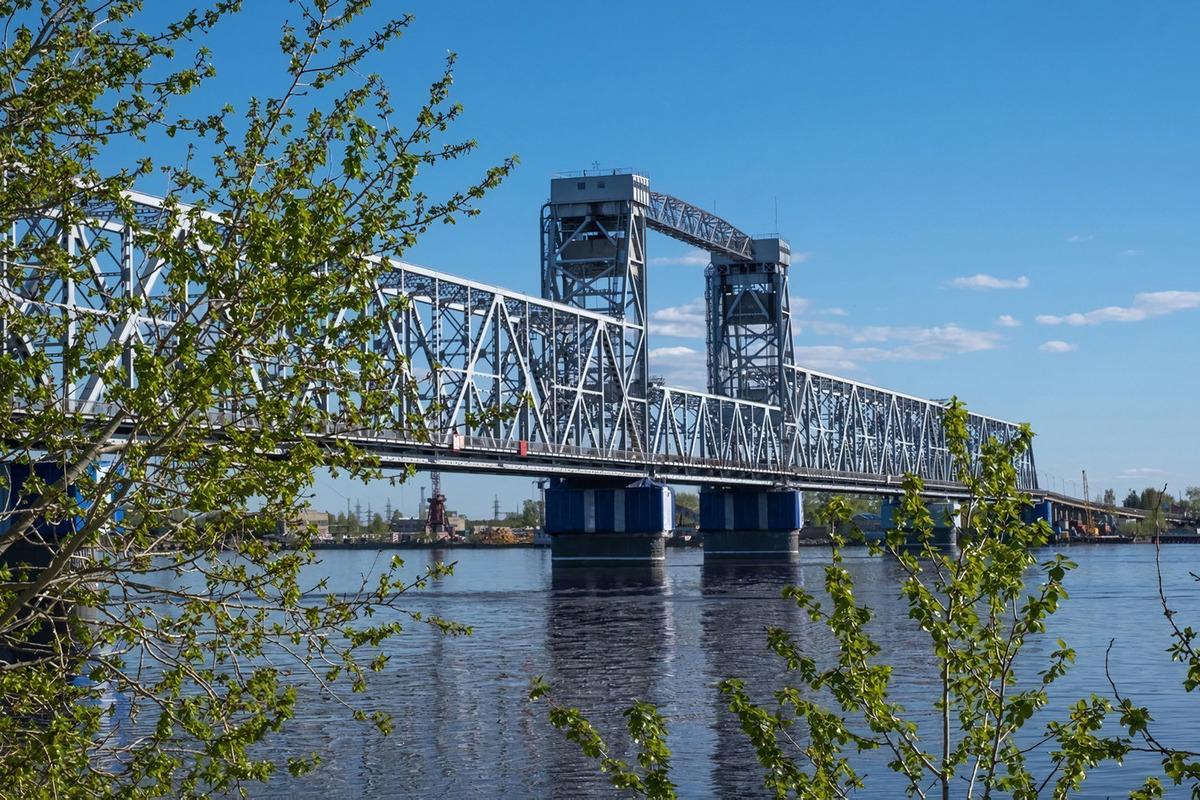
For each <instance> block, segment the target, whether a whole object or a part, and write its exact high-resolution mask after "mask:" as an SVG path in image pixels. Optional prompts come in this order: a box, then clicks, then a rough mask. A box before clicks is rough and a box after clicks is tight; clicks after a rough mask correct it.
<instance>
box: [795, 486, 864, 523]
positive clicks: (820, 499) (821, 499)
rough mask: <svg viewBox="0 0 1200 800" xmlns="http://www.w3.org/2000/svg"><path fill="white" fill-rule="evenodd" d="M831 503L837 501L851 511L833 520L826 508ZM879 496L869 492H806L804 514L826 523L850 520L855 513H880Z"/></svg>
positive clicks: (839, 505)
mask: <svg viewBox="0 0 1200 800" xmlns="http://www.w3.org/2000/svg"><path fill="white" fill-rule="evenodd" d="M830 503H837V504H838V507H843V506H844V508H845V509H847V510H848V511H849V514H848V515H847V516H845V517H839V518H838V519H836V520H831V519H830V517H829V515H828V514H827V513H826V510H827V509H828V507H829V504H830ZM878 513H879V497H878V496H876V495H869V494H834V493H832V492H805V493H804V516H805V518H806V519H820V520H821V521H823V522H825V523H830V522H833V523H834V524H836V523H837V522H840V521H842V520H843V519H845V520H849V519H850V518H851V517H853V516H854V515H855V514H878Z"/></svg>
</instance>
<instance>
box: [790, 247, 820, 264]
mask: <svg viewBox="0 0 1200 800" xmlns="http://www.w3.org/2000/svg"><path fill="white" fill-rule="evenodd" d="M815 255H816V252H815V251H813V250H809V251H808V252H805V253H792V263H793V264H803V263H804V262H805V261H808V260H809V259H810V258H812V257H813V256H815Z"/></svg>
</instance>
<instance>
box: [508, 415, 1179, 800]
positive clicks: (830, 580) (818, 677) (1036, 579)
mask: <svg viewBox="0 0 1200 800" xmlns="http://www.w3.org/2000/svg"><path fill="white" fill-rule="evenodd" d="M945 423H946V440H947V445H948V447H949V449H950V452H951V454H952V456H953V459H954V463H955V468H956V475H957V479H958V480H959V482H961V483H962V484H964V485H965V487H966V489H967V491H968V494H969V497H968V499H967V500H966V502H965V503H964V504H963V506H962V509H961V512H960V513H959V515H958V519H957V523H958V527H959V530H960V538H959V542H958V548H957V550H946V549H941V548H939V547H937V546H935V545H933V544H932V541H933V528H934V520H933V519H932V518H931V516H930V513H929V511H928V509H927V507H926V505H925V502H924V501H923V499H922V495H923V492H924V485H923V483H922V481H921V480H920V478H918V477H916V476H913V475H908V476H906V477H905V479H904V498H903V501H902V503H901V505H900V507H899V508H898V509H897V513H896V514H895V515H894V521H895V522H896V523H897V526H896V528H895V529H893V530H891V531H889V532H888V535H887V538H886V541H885V542H883V543H882V544H881V545H874V546H873V550H874V551H875V552H877V553H878V552H886V553H887V555H888V556H889V557H890V558H891V559H894V561H895V562H896V564H897V565H898V570H899V574H900V585H899V587H898V588H899V591H900V593H901V596H902V597H903V598H904V599H905V600H906V601H907V604H908V608H909V616H910V617H911V618H912V619H913V620H914V621H915V622H916V623H917V625H918V627H919V629H920V631H921V632H922V634H923V635H924V636H925V637H926V638H927V644H928V655H927V656H926V658H924V659H922V661H927V662H928V663H930V664H931V665H932V669H931V670H930V677H931V678H932V679H933V680H935V681H936V685H937V686H938V687H940V699H939V700H938V702H937V703H936V704H935V707H934V709H933V713H934V723H933V724H931V725H925V724H918V723H917V722H915V721H913V717H911V716H910V715H909V714H908V713H907V711H906V710H905V709H904V708H902V707H900V706H898V705H897V704H895V703H894V702H893V701H892V700H891V699H890V698H889V684H890V682H891V681H892V679H893V668H892V666H890V665H888V664H885V663H880V662H879V661H878V658H877V657H878V654H879V653H880V652H881V647H880V646H879V645H878V644H877V643H876V641H875V640H874V639H873V637H872V635H871V633H870V632H869V630H868V625H869V623H870V621H871V619H872V616H873V614H872V611H871V610H870V609H869V608H867V607H865V606H862V605H859V604H858V602H857V601H856V600H855V596H854V590H855V586H854V582H853V579H852V578H851V574H850V572H849V571H848V570H846V569H845V567H843V566H842V561H841V554H840V549H839V547H840V545H839V547H835V550H834V558H833V563H832V564H831V565H830V566H828V567H827V568H826V569H825V581H824V587H823V589H824V591H823V594H822V596H821V597H820V598H818V597H816V596H814V595H812V594H809V593H808V592H807V591H806V590H805V589H803V588H800V587H788V588H787V589H786V590H785V591H784V594H785V596H786V597H789V598H791V599H793V600H795V602H796V603H797V604H798V605H799V607H800V608H801V609H803V610H804V611H805V612H806V613H807V615H808V616H809V617H810V618H811V619H812V620H813V621H817V622H822V623H824V625H825V626H826V627H827V628H828V630H829V631H830V633H831V634H832V635H833V637H834V640H835V642H836V648H835V651H834V653H833V655H832V656H828V657H819V656H817V655H815V654H814V653H812V652H809V651H808V650H807V649H806V647H808V646H811V645H809V643H807V642H805V641H801V640H798V639H795V638H793V636H792V633H791V632H790V631H788V630H784V629H780V628H771V629H768V632H767V640H768V646H769V647H770V649H772V650H773V651H774V652H775V653H777V654H778V655H779V656H780V657H782V658H783V659H784V660H785V661H786V663H787V666H788V668H789V669H791V670H793V671H794V672H795V674H796V679H795V681H789V682H788V685H787V686H784V687H781V688H780V689H779V690H778V691H776V692H775V702H774V703H770V704H762V703H759V702H757V701H756V700H755V699H753V698H752V697H750V696H749V694H748V693H747V692H746V690H745V688H744V685H743V683H742V682H741V681H739V680H737V679H735V678H731V679H728V680H725V681H723V682H722V683H721V684H720V686H719V691H720V693H721V694H722V695H723V696H724V697H725V699H726V700H727V701H728V702H729V707H730V709H731V711H732V712H733V713H734V714H735V716H736V717H737V718H738V721H739V723H740V726H741V729H742V731H743V732H744V733H745V734H746V735H747V736H748V738H749V739H750V742H751V744H752V745H753V746H754V748H755V751H756V753H757V756H758V759H759V762H760V763H761V765H762V767H763V774H764V786H765V788H766V789H767V791H768V792H769V793H771V794H773V795H774V796H776V797H789V796H798V797H845V796H851V795H853V793H854V792H856V791H857V790H859V789H861V788H864V786H866V785H867V781H868V778H869V777H870V776H867V775H865V774H863V773H862V772H861V771H860V768H858V767H856V765H855V756H856V755H857V754H858V753H862V752H864V751H868V750H882V751H884V752H885V753H887V754H888V755H889V756H890V757H891V760H890V763H889V765H888V766H889V767H890V769H892V770H893V771H894V772H896V773H897V774H898V775H899V776H900V779H901V781H902V782H903V784H904V785H905V789H906V792H907V794H908V795H910V796H917V797H929V796H940V797H942V798H949V797H951V796H968V797H972V796H984V797H988V796H993V795H996V794H1003V795H1005V796H1012V797H1016V798H1034V797H1040V796H1054V797H1062V796H1065V795H1066V794H1068V793H1071V792H1073V791H1077V790H1079V788H1080V786H1081V784H1082V782H1083V780H1084V778H1085V776H1086V774H1087V770H1088V769H1090V768H1091V767H1093V766H1095V765H1096V764H1098V763H1100V762H1102V761H1106V760H1120V759H1121V758H1122V756H1123V755H1124V754H1125V753H1127V752H1128V751H1129V749H1130V747H1131V741H1130V739H1128V738H1125V737H1123V736H1121V735H1116V734H1114V735H1108V734H1106V733H1102V732H1101V726H1102V725H1103V723H1104V721H1105V719H1106V717H1107V716H1108V715H1109V713H1110V712H1111V711H1112V710H1113V704H1112V702H1111V701H1109V700H1107V699H1105V698H1102V697H1099V696H1096V695H1092V696H1091V697H1089V698H1082V699H1080V700H1079V701H1078V702H1076V703H1073V704H1071V705H1069V706H1067V707H1066V708H1065V709H1063V711H1062V712H1061V713H1060V714H1059V715H1058V716H1057V718H1052V719H1050V720H1049V721H1045V722H1040V723H1039V724H1042V725H1044V727H1043V728H1042V730H1041V732H1040V735H1039V736H1035V737H1032V741H1034V742H1038V743H1039V744H1036V745H1035V746H1034V749H1036V750H1037V751H1038V752H1037V755H1036V757H1031V752H1030V749H1029V745H1028V743H1025V742H1018V741H1017V738H1016V737H1017V734H1018V732H1020V731H1021V729H1022V728H1023V727H1024V726H1025V725H1026V724H1027V723H1028V722H1029V721H1030V720H1031V719H1032V718H1034V716H1035V715H1036V714H1046V713H1048V711H1049V709H1048V708H1047V706H1048V704H1049V702H1050V699H1049V692H1048V689H1049V687H1050V686H1051V685H1052V684H1053V683H1054V682H1055V681H1056V680H1057V679H1058V678H1059V677H1061V676H1062V675H1063V674H1065V672H1066V671H1067V670H1068V668H1069V667H1070V664H1071V662H1072V660H1073V658H1074V653H1073V651H1072V650H1071V649H1070V648H1069V647H1068V646H1067V645H1066V644H1065V643H1064V642H1062V641H1061V640H1060V641H1059V642H1058V644H1057V647H1056V648H1053V649H1052V651H1051V652H1050V655H1049V657H1048V661H1047V662H1046V663H1044V664H1042V665H1040V666H1041V668H1040V669H1037V670H1036V671H1026V670H1027V667H1026V665H1024V663H1023V662H1022V661H1021V660H1020V654H1021V652H1022V649H1023V647H1024V645H1025V644H1026V643H1027V642H1028V641H1030V640H1031V639H1032V638H1034V637H1036V636H1038V635H1039V634H1042V633H1044V632H1045V624H1046V619H1047V617H1049V616H1050V615H1051V614H1053V613H1054V612H1055V610H1056V608H1057V607H1058V604H1059V602H1060V601H1061V600H1063V599H1064V598H1065V597H1066V592H1065V590H1064V587H1063V581H1064V579H1065V578H1066V576H1067V574H1068V573H1069V571H1070V570H1071V569H1072V567H1073V564H1072V563H1071V562H1070V561H1068V560H1067V559H1066V557H1065V556H1064V555H1062V554H1056V555H1054V556H1053V557H1051V558H1049V559H1047V560H1045V561H1043V562H1041V563H1038V561H1037V559H1036V557H1035V555H1034V554H1033V553H1034V549H1035V548H1037V547H1039V546H1040V545H1043V544H1044V543H1045V542H1046V540H1047V537H1048V535H1049V534H1050V531H1049V528H1048V526H1047V525H1046V524H1045V523H1044V522H1038V523H1036V524H1034V525H1029V524H1025V523H1023V522H1022V521H1021V515H1022V511H1023V510H1024V508H1025V507H1027V506H1028V505H1029V503H1030V498H1029V496H1028V495H1026V494H1023V493H1021V492H1019V491H1018V490H1017V483H1016V470H1015V468H1014V466H1013V465H1014V463H1016V460H1017V459H1018V457H1019V456H1020V455H1021V454H1022V453H1023V452H1024V451H1025V449H1026V448H1028V447H1029V444H1030V441H1031V439H1032V434H1031V433H1030V432H1029V430H1028V428H1023V429H1022V430H1021V431H1020V433H1019V434H1018V435H1017V436H1016V437H1015V438H1014V439H1013V440H1012V441H1009V442H1000V441H997V440H995V439H992V440H989V441H988V442H986V443H985V444H984V445H983V446H982V449H981V452H980V455H979V457H978V459H975V460H972V459H971V458H970V456H969V453H968V449H967V442H968V437H969V432H968V427H967V416H966V412H965V409H964V408H963V407H962V406H961V404H959V403H958V402H957V401H953V402H952V403H951V405H950V407H948V408H947V411H946V417H945ZM853 510H854V509H853V508H852V507H851V506H850V504H849V503H847V502H846V501H845V500H844V499H843V498H841V497H833V498H831V500H830V502H829V503H828V504H827V507H826V509H825V512H826V513H827V514H828V515H829V516H831V517H832V518H833V519H832V521H834V522H837V521H839V518H840V520H845V519H848V518H849V515H850V514H851V513H852V512H853ZM1031 578H1032V581H1033V582H1031ZM1188 636H1190V634H1188V635H1181V637H1177V639H1178V640H1179V642H1180V645H1181V649H1180V650H1179V656H1180V657H1181V658H1183V659H1185V660H1188V661H1189V664H1191V665H1192V666H1193V668H1194V667H1195V664H1196V663H1198V662H1196V661H1194V660H1193V659H1194V653H1193V652H1192V651H1191V650H1190V649H1188V648H1187V647H1183V646H1182V645H1183V644H1184V642H1183V639H1187V644H1189V645H1190V641H1191V639H1190V638H1188ZM816 650H817V652H821V651H822V650H824V648H823V647H817V648H816ZM1193 673H1195V669H1193ZM1196 674H1200V673H1196ZM549 692H550V689H549V687H547V686H546V685H544V684H542V683H541V682H537V683H536V684H535V686H534V689H533V691H532V693H531V696H532V697H534V698H535V699H536V698H540V697H549ZM1119 708H1120V714H1121V720H1120V721H1121V724H1122V725H1124V726H1125V728H1126V729H1127V730H1128V731H1129V732H1130V733H1133V734H1137V733H1139V732H1140V731H1144V730H1146V725H1147V723H1148V721H1149V715H1148V714H1146V712H1145V709H1140V708H1137V707H1135V706H1133V705H1132V704H1131V703H1128V702H1127V701H1124V700H1121V701H1120V706H1119ZM551 709H552V710H551V717H550V721H551V723H552V724H553V725H555V726H556V727H559V728H562V729H564V730H565V731H566V732H567V736H568V738H570V739H571V740H572V741H575V742H577V743H579V744H580V745H581V747H582V748H583V751H584V753H585V754H587V755H590V756H591V757H593V758H597V759H599V760H600V761H601V762H602V765H603V766H604V768H605V769H606V770H608V771H609V772H610V773H611V775H612V781H613V783H614V784H616V785H618V786H626V787H630V788H633V789H634V790H635V792H636V793H639V794H644V795H646V796H650V797H674V786H673V784H672V783H671V780H670V770H669V757H670V753H669V751H668V750H667V749H666V746H665V745H664V744H663V743H664V742H665V741H666V722H665V720H664V719H663V718H662V717H661V716H660V715H658V712H657V710H656V709H654V708H653V707H646V706H644V705H642V704H638V705H636V706H634V707H633V708H631V709H630V710H629V711H628V712H627V716H628V717H629V720H630V722H629V728H630V734H631V736H632V737H633V739H634V741H635V743H636V744H637V747H638V763H637V764H636V765H633V766H631V765H629V764H627V763H624V762H622V761H619V760H617V759H615V758H613V757H612V756H611V755H610V749H609V747H608V745H607V744H606V743H605V741H604V739H603V737H602V736H601V734H600V733H599V732H597V731H595V730H594V729H593V728H592V727H591V726H590V724H589V723H588V722H587V720H586V718H584V717H583V715H582V714H580V713H579V712H577V711H573V710H570V709H562V708H558V707H556V706H554V705H553V703H551ZM1040 719H1042V720H1044V719H1045V718H1044V717H1041V718H1040ZM635 723H636V724H635ZM796 727H800V728H801V730H800V731H798V732H797V731H796V730H795V728H796ZM1161 752H1163V754H1164V759H1166V758H1167V757H1177V756H1178V755H1179V753H1178V752H1177V751H1170V750H1169V749H1168V748H1163V750H1162V751H1161ZM1185 761H1186V759H1185ZM1189 769H1190V770H1192V772H1189V771H1188V770H1189ZM1168 774H1172V773H1170V772H1169V773H1168ZM1174 774H1178V775H1181V776H1183V777H1185V778H1187V777H1193V778H1194V777H1195V775H1196V774H1200V770H1197V768H1196V766H1195V764H1194V763H1191V762H1189V763H1186V764H1182V765H1181V766H1180V767H1179V769H1177V770H1176V771H1175V773H1174ZM1160 790H1161V787H1159V786H1158V785H1157V783H1156V782H1154V781H1152V780H1147V782H1146V783H1145V784H1144V785H1143V786H1142V788H1141V789H1140V790H1139V791H1140V792H1141V793H1142V794H1141V795H1139V796H1146V797H1150V796H1158V795H1159V794H1160Z"/></svg>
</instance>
